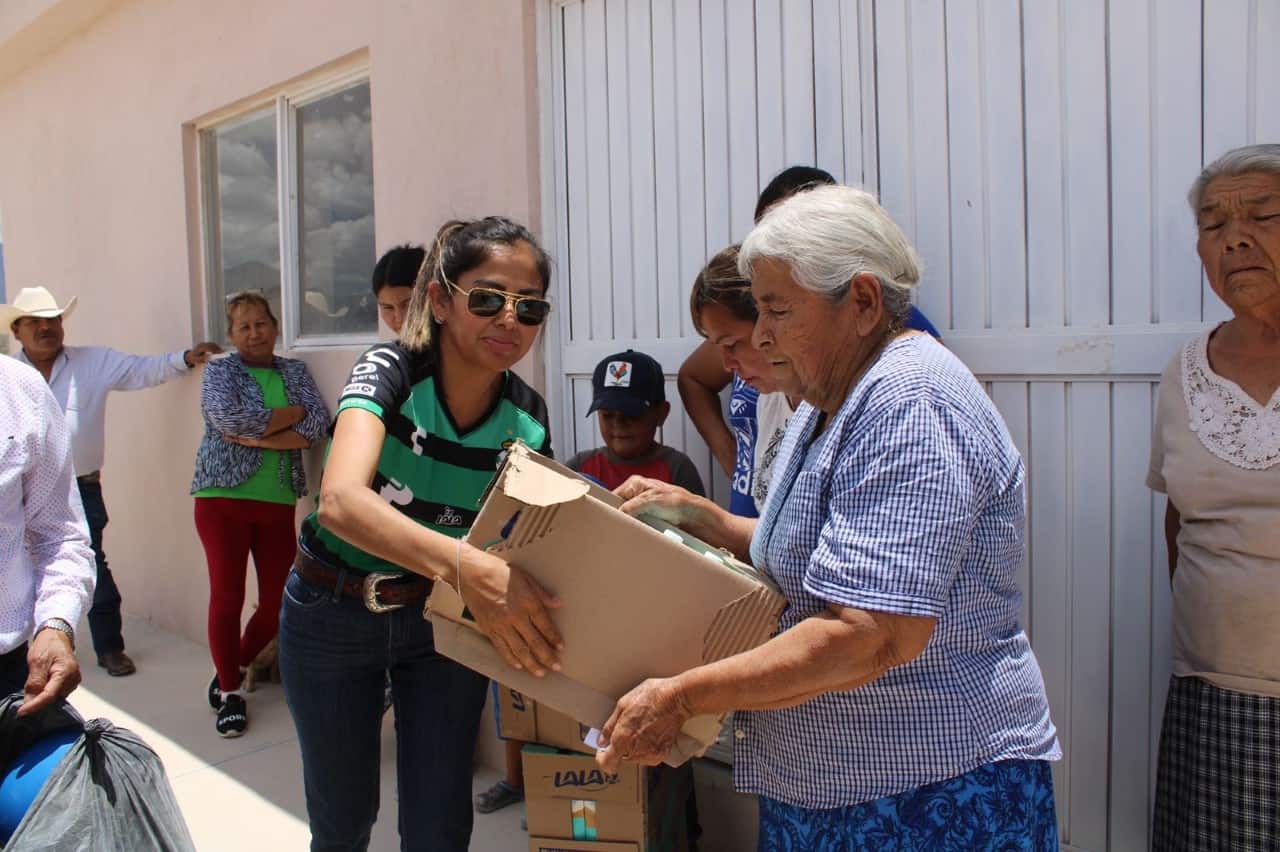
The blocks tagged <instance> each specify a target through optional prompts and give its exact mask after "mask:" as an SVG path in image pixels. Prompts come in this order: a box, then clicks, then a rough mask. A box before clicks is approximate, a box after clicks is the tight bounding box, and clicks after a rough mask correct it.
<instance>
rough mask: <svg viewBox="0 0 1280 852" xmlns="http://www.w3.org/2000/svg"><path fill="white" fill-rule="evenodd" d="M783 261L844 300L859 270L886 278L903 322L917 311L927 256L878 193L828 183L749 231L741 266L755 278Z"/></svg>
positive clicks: (889, 306) (892, 309) (883, 284)
mask: <svg viewBox="0 0 1280 852" xmlns="http://www.w3.org/2000/svg"><path fill="white" fill-rule="evenodd" d="M765 258H768V259H772V260H780V261H782V262H783V263H785V264H786V265H787V266H789V267H790V268H791V272H792V274H793V275H794V276H795V279H796V283H797V284H799V285H800V286H801V287H804V288H805V289H806V290H812V291H813V292H815V293H821V294H822V295H824V296H826V297H827V298H829V299H831V301H833V302H838V301H840V300H841V299H843V298H844V295H845V293H847V292H848V290H849V283H850V282H851V281H852V280H853V277H854V276H855V275H858V274H859V273H863V272H869V273H871V274H872V275H874V276H876V278H878V279H879V280H880V289H881V292H882V294H883V298H884V305H885V312H886V313H888V315H889V317H890V319H891V320H893V321H894V322H896V323H901V322H903V321H904V320H905V319H906V317H907V314H908V312H909V311H910V310H911V293H912V291H913V290H914V288H915V286H916V284H918V283H919V281H920V266H921V264H920V258H919V256H918V255H917V254H916V251H915V249H913V248H912V247H911V243H909V242H908V241H907V238H906V236H905V235H903V233H902V229H901V228H899V227H898V225H897V223H896V222H894V221H893V219H891V218H890V217H889V214H888V213H887V212H886V211H885V209H884V208H883V207H881V206H880V204H879V202H877V201H876V199H875V196H874V195H872V194H871V193H869V192H866V191H864V190H861V189H856V188H854V187H851V186H820V187H816V188H814V189H810V190H808V191H806V192H802V193H799V194H797V195H793V196H791V197H790V198H788V199H787V200H786V201H784V202H782V203H781V204H778V205H775V206H774V207H773V208H772V209H771V210H769V212H767V213H765V215H764V216H763V217H762V218H761V219H760V222H759V223H758V224H757V225H756V226H755V228H753V229H752V231H751V233H749V234H747V238H746V239H745V240H743V241H742V248H741V249H740V250H739V252H738V271H739V272H740V273H741V274H742V277H743V278H746V279H747V280H750V279H751V268H752V266H754V265H755V263H756V261H758V260H762V259H765Z"/></svg>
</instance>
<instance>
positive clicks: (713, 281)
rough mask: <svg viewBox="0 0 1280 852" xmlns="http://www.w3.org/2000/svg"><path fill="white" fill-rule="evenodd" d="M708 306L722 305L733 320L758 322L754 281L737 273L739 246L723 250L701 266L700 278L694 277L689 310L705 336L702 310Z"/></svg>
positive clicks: (700, 331)
mask: <svg viewBox="0 0 1280 852" xmlns="http://www.w3.org/2000/svg"><path fill="white" fill-rule="evenodd" d="M707 305H720V306H721V307H723V308H724V309H725V310H727V311H728V312H729V313H730V314H732V315H733V318H734V319H739V320H742V321H744V322H751V323H753V322H755V321H756V316H757V310H756V300H755V299H754V298H752V296H751V282H750V281H748V280H747V279H745V278H743V277H742V274H741V273H740V272H738V247H737V246H736V245H732V246H729V247H728V248H726V249H721V250H720V251H719V252H717V253H716V255H715V256H714V257H712V258H711V260H709V261H707V265H706V266H704V267H702V271H701V272H699V273H698V277H697V278H695V279H693V292H692V293H691V294H689V312H690V313H691V314H692V315H693V327H694V328H696V329H697V330H698V334H701V335H702V336H703V337H706V336H707V333H706V332H705V331H703V329H702V310H703V308H705V307H706V306H707Z"/></svg>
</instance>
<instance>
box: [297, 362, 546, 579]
mask: <svg viewBox="0 0 1280 852" xmlns="http://www.w3.org/2000/svg"><path fill="white" fill-rule="evenodd" d="M436 367H437V365H436V359H435V356H434V355H433V354H432V353H430V352H421V353H411V352H410V351H409V350H407V349H405V348H404V347H403V346H402V345H400V343H398V342H395V343H383V344H378V345H377V346H374V347H373V348H371V349H369V350H368V351H367V352H365V353H364V354H363V355H362V356H360V359H359V360H358V361H356V364H355V366H354V367H352V368H351V376H350V378H349V379H348V380H347V385H346V387H344V388H343V389H342V396H341V397H340V398H339V401H338V414H341V413H342V412H343V411H345V410H347V409H348V408H361V409H364V410H365V411H368V412H370V413H372V414H374V415H376V416H377V417H378V418H379V419H381V420H382V422H383V423H384V424H385V425H386V428H387V437H386V439H385V440H384V441H383V444H382V455H381V456H380V457H379V459H378V471H377V473H376V474H375V475H374V478H373V486H372V487H373V490H374V491H376V492H377V493H378V494H379V495H380V496H381V497H382V499H384V500H386V501H387V502H388V503H390V504H391V505H392V506H394V507H396V509H398V510H399V511H400V512H401V513H403V514H405V515H408V516H409V517H410V518H413V519H414V520H415V521H417V522H418V523H420V524H422V525H423V526H425V527H427V528H429V529H433V530H436V531H437V532H441V533H444V534H445V535H448V536H453V537H455V538H460V537H461V536H463V535H465V534H466V532H467V530H468V529H470V528H471V524H472V523H473V522H474V521H475V518H476V514H477V513H478V512H479V509H480V498H481V497H482V496H483V495H484V491H485V488H487V487H488V485H489V481H490V480H491V479H492V478H493V475H494V473H495V472H496V470H497V467H498V457H499V454H500V453H501V452H502V450H503V448H504V447H505V446H507V445H509V444H510V443H511V442H512V441H514V440H516V439H517V438H519V439H521V440H523V441H524V442H525V443H526V444H528V445H529V446H530V447H533V448H535V449H537V451H538V452H540V453H543V454H544V455H550V454H551V433H550V429H549V427H548V425H547V406H546V404H545V403H544V402H543V400H542V397H541V396H539V395H538V392H537V391H535V390H534V389H533V388H531V387H529V386H528V385H527V384H525V383H524V381H523V380H522V379H521V378H520V377H519V376H517V375H516V374H515V373H513V372H511V371H509V370H508V371H507V373H506V374H505V375H504V377H503V385H502V392H501V393H499V395H498V399H497V401H496V402H495V403H494V405H493V408H492V409H490V411H489V412H488V413H487V414H486V415H485V416H484V417H483V418H482V419H481V420H480V422H479V423H477V424H476V425H475V426H474V427H472V428H471V429H469V430H467V431H466V432H459V430H458V428H457V426H456V424H455V423H454V421H453V417H452V416H451V415H450V414H449V410H448V409H447V408H446V407H445V404H444V400H443V399H442V398H441V396H440V392H439V386H438V384H437V381H438V379H437V376H436V372H437V370H436ZM301 545H302V547H303V548H305V549H306V551H307V552H308V553H310V554H311V555H312V556H314V557H316V558H317V559H320V560H321V561H323V562H326V563H328V564H329V565H332V566H334V567H335V568H338V567H343V568H347V569H348V570H350V571H353V572H358V573H369V572H372V571H389V572H403V569H402V568H400V567H399V566H397V565H393V564H391V563H390V562H387V561H386V560H385V559H382V558H381V557H378V556H374V555H372V554H370V553H366V552H365V551H363V550H361V549H360V548H358V547H356V546H355V545H352V544H349V543H347V542H345V541H343V540H342V539H341V538H339V537H338V536H336V535H334V534H333V533H332V532H330V531H329V530H327V529H325V528H324V527H323V526H322V525H321V524H320V520H319V518H318V517H317V513H316V512H312V513H311V515H309V516H308V517H307V519H306V520H305V521H303V522H302V536H301Z"/></svg>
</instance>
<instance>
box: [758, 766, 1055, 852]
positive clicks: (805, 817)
mask: <svg viewBox="0 0 1280 852" xmlns="http://www.w3.org/2000/svg"><path fill="white" fill-rule="evenodd" d="M759 850H760V852H793V850H794V852H863V850H875V852H888V850H892V852H916V850H930V852H944V850H945V852H950V850H964V852H970V850H984V852H987V850H997V852H1014V850H1017V852H1022V850H1030V852H1057V851H1058V818H1057V815H1056V813H1055V812H1054V804H1053V775H1052V773H1051V772H1050V768H1049V763H1048V761H1044V760H1002V761H1000V762H998V763H989V764H987V765H986V766H979V767H978V768H977V769H974V770H972V771H970V772H966V773H965V774H964V775H958V776H956V777H955V778H948V779H947V780H945V781H939V782H937V783H936V784H929V785H928V786H925V787H917V788H916V789H914V790H908V791H907V792H905V793H899V794H897V795H896V796H886V797H885V798H883V799H876V800H875V801H871V802H863V803H862V804H858V805H850V806H848V807H844V808H833V809H831V810H810V809H808V808H800V807H795V806H794V805H787V804H783V803H782V802H779V801H776V800H774V799H769V798H766V797H764V796H761V797H760V845H759Z"/></svg>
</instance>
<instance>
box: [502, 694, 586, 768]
mask: <svg viewBox="0 0 1280 852" xmlns="http://www.w3.org/2000/svg"><path fill="white" fill-rule="evenodd" d="M493 706H494V707H495V708H496V709H497V714H498V719H497V722H498V736H499V737H502V738H503V739H506V740H520V741H521V742H526V743H540V744H541V745H547V746H554V747H556V748H563V749H569V750H570V751H577V752H581V753H583V754H595V749H593V748H591V746H589V745H587V744H586V743H585V742H583V740H584V739H586V736H587V732H588V731H589V730H590V726H588V725H584V724H582V723H581V722H578V721H576V720H575V719H574V718H573V717H571V716H566V715H565V714H564V713H560V712H559V711H557V710H554V709H552V708H550V707H548V706H546V705H545V704H538V702H536V701H534V700H533V699H532V698H529V697H527V696H525V695H524V694H523V693H521V692H520V691H519V690H516V689H512V688H511V687H509V686H504V685H503V684H500V683H498V682H497V681H494V683H493Z"/></svg>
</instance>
